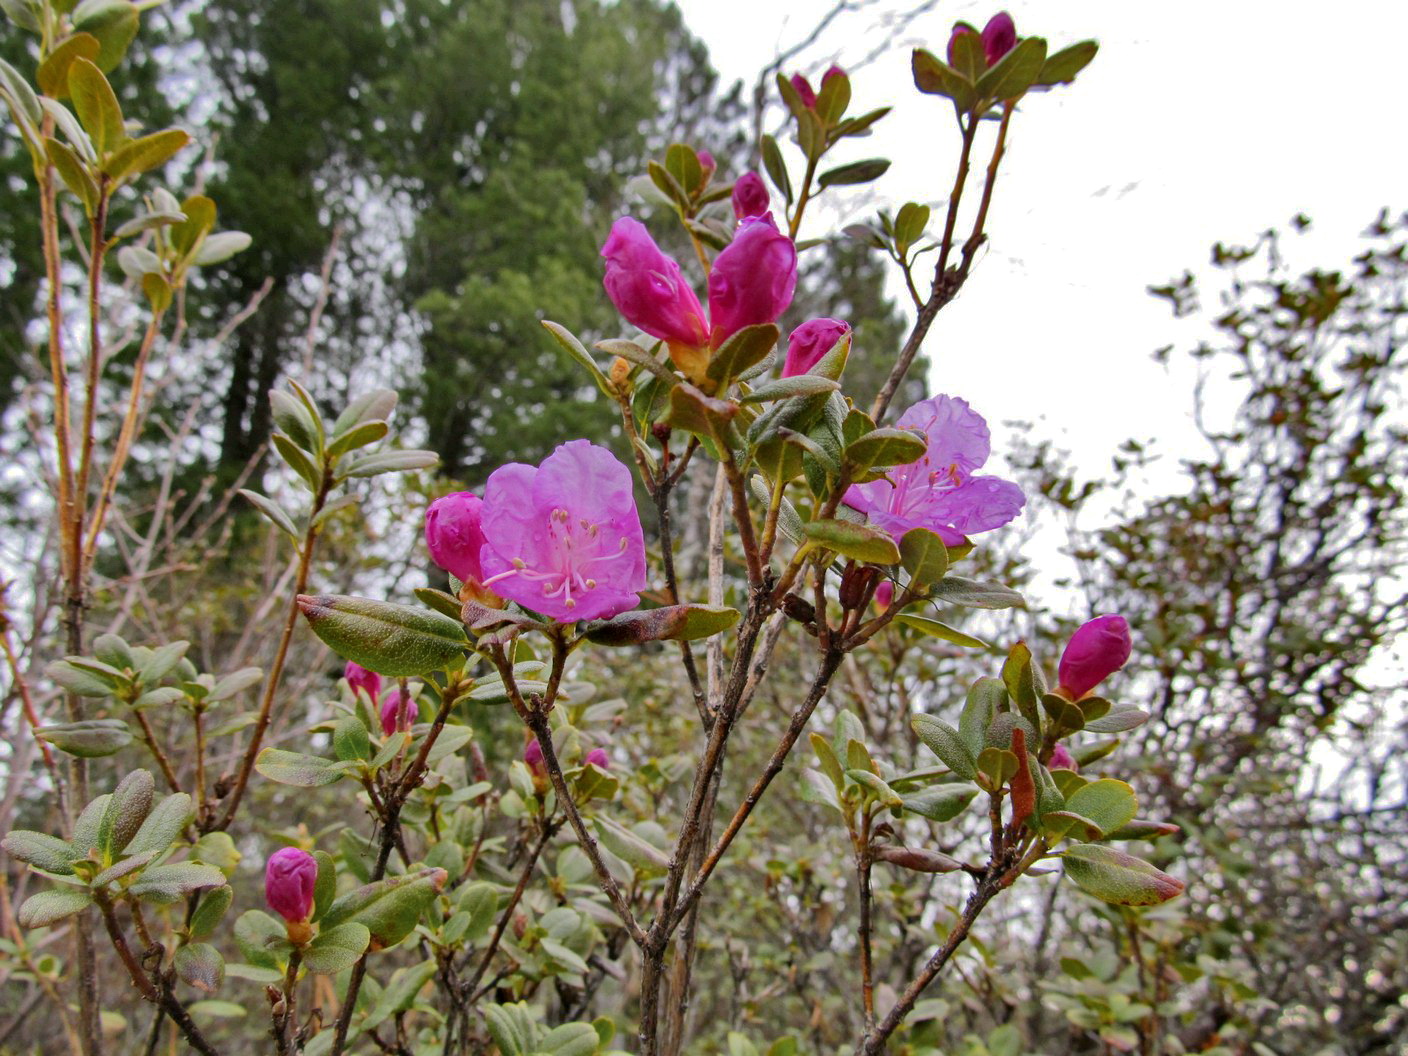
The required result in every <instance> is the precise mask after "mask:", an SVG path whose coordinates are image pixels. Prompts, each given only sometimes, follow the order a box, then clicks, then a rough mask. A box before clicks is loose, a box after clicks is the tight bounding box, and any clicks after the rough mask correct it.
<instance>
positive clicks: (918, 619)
mask: <svg viewBox="0 0 1408 1056" xmlns="http://www.w3.org/2000/svg"><path fill="white" fill-rule="evenodd" d="M895 622H896V623H902V624H904V625H905V626H906V627H913V628H914V629H915V630H916V631H923V632H924V633H925V634H927V635H929V636H930V637H931V638H938V639H940V640H942V641H945V642H952V643H953V644H954V645H961V646H963V647H964V648H966V649H986V648H987V647H988V643H987V642H985V641H983V640H982V639H981V638H974V637H973V636H972V635H971V634H964V633H963V632H962V631H960V630H956V629H954V628H953V627H950V626H949V625H948V624H946V623H940V622H939V621H938V620H936V619H933V618H932V617H930V616H921V615H920V614H919V613H917V612H902V613H900V614H899V615H898V616H896V617H895Z"/></svg>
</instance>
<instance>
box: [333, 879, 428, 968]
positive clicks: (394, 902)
mask: <svg viewBox="0 0 1408 1056" xmlns="http://www.w3.org/2000/svg"><path fill="white" fill-rule="evenodd" d="M446 879H448V877H447V874H446V872H445V870H444V869H418V870H416V871H415V872H411V873H406V874H403V875H401V876H393V877H388V878H387V879H385V880H378V881H376V882H375V883H370V884H364V885H363V886H361V887H359V888H356V889H354V890H352V891H349V892H347V894H345V895H343V896H341V897H340V898H338V899H337V900H336V901H334V902H333V904H332V905H331V906H329V907H328V911H327V913H325V914H324V915H323V918H322V921H321V922H320V924H319V927H320V928H335V927H337V926H338V925H340V924H342V923H344V922H346V921H349V920H350V921H355V922H357V923H359V924H365V925H366V927H367V929H368V930H369V931H370V932H371V937H372V941H373V942H375V943H376V945H377V946H378V948H381V949H385V948H386V947H388V946H394V945H396V944H397V943H398V942H400V941H401V940H402V939H404V938H405V937H406V936H407V935H409V934H410V933H411V932H412V931H414V930H415V926H416V924H418V923H419V922H420V918H421V914H423V913H424V912H425V911H426V910H427V909H428V908H429V907H430V904H431V903H432V902H434V901H435V898H436V896H437V895H439V893H440V892H441V891H442V890H443V889H444V887H445V881H446Z"/></svg>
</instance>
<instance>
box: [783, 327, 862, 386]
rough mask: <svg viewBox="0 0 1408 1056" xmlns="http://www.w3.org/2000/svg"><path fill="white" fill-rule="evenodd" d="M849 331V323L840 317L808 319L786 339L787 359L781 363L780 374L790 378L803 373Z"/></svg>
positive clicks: (814, 364)
mask: <svg viewBox="0 0 1408 1056" xmlns="http://www.w3.org/2000/svg"><path fill="white" fill-rule="evenodd" d="M850 332H851V324H850V323H847V322H844V321H843V320H840V319H808V320H807V321H806V322H805V323H803V324H802V325H801V326H799V327H797V329H795V330H793V331H792V336H791V337H789V338H788V339H787V359H786V360H785V361H784V362H783V364H782V376H783V377H784V378H790V377H794V376H795V375H797V374H805V373H806V372H807V371H809V370H811V369H812V367H814V366H816V365H817V364H818V363H819V362H821V357H822V356H824V355H826V353H828V352H830V351H831V349H832V348H834V347H835V345H836V342H837V341H840V340H841V338H843V337H845V336H846V335H847V334H849V333H850Z"/></svg>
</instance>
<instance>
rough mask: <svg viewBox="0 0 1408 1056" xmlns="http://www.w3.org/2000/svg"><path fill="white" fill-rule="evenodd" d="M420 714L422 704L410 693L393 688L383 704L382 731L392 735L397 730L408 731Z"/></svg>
mask: <svg viewBox="0 0 1408 1056" xmlns="http://www.w3.org/2000/svg"><path fill="white" fill-rule="evenodd" d="M419 714H420V705H419V704H417V703H416V702H415V701H414V700H412V699H411V695H410V694H409V693H405V692H403V691H402V690H399V689H396V690H392V691H391V692H390V693H388V694H386V700H385V701H383V702H382V705H381V732H382V733H384V734H386V736H388V737H390V736H391V735H392V734H393V733H395V732H396V731H397V730H400V731H401V732H403V733H404V732H406V731H407V730H409V729H410V728H411V726H412V725H413V724H414V723H415V721H416V716H418V715H419Z"/></svg>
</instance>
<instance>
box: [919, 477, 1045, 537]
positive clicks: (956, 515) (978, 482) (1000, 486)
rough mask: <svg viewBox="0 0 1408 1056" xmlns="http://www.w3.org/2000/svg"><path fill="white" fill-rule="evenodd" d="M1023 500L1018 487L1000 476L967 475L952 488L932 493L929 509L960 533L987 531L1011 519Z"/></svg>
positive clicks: (938, 518) (969, 533)
mask: <svg viewBox="0 0 1408 1056" xmlns="http://www.w3.org/2000/svg"><path fill="white" fill-rule="evenodd" d="M1026 504H1027V497H1026V496H1025V495H1023V494H1022V489H1021V488H1019V487H1018V486H1017V485H1016V484H1013V483H1012V482H1011V481H1010V480H1003V479H1002V478H1001V477H969V478H968V479H967V480H965V481H964V482H963V483H962V484H960V485H959V486H958V487H956V488H954V489H953V490H952V491H948V492H944V493H943V494H942V495H938V496H936V497H935V499H934V501H933V502H932V503H931V504H930V506H929V511H930V514H931V515H932V517H933V518H934V520H935V521H938V522H940V523H942V524H944V525H946V526H948V527H949V528H951V529H952V530H953V531H955V532H957V533H959V534H960V535H972V534H973V533H974V532H988V531H991V530H992V529H994V528H1001V527H1002V526H1003V525H1004V524H1006V523H1008V522H1009V521H1011V520H1012V519H1013V518H1015V517H1016V516H1017V515H1018V514H1019V513H1021V512H1022V507H1023V506H1025V505H1026Z"/></svg>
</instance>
